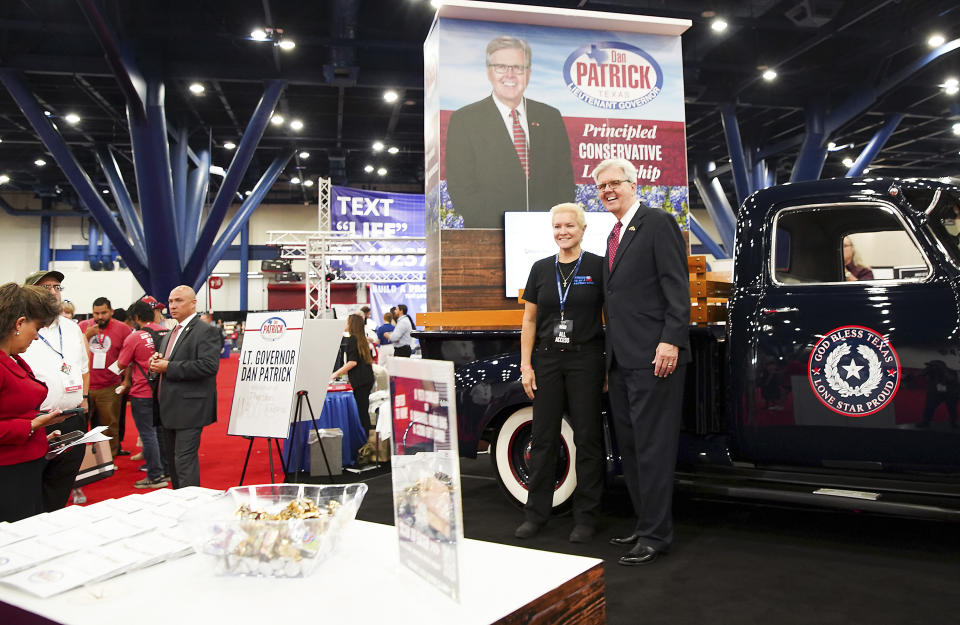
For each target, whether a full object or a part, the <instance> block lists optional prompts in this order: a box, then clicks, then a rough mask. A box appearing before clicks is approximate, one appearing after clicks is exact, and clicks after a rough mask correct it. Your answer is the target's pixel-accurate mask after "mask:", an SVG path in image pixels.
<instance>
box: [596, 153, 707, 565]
mask: <svg viewBox="0 0 960 625" xmlns="http://www.w3.org/2000/svg"><path fill="white" fill-rule="evenodd" d="M593 178H594V180H595V181H596V183H597V189H598V190H599V192H600V201H601V202H602V203H603V206H604V207H605V208H606V209H607V210H608V211H610V212H611V213H613V215H614V216H615V217H616V218H617V220H618V221H617V223H616V225H615V226H614V228H613V232H611V233H610V238H609V239H608V240H607V254H606V256H605V257H604V261H605V262H604V265H603V268H604V272H603V274H604V275H603V284H604V287H605V289H606V293H605V298H606V321H607V327H606V350H607V374H608V376H609V390H610V407H611V409H612V411H613V422H614V428H615V430H616V434H617V444H618V446H619V448H620V454H621V457H622V459H623V473H624V479H625V481H626V483H627V489H628V490H629V492H630V499H631V501H632V503H633V508H634V512H635V513H636V515H637V523H636V525H635V526H634V531H633V533H632V534H630V535H629V536H625V537H619V538H613V539H611V540H610V542H611V543H612V544H617V545H633V547H632V548H631V549H630V551H629V552H628V553H627V554H626V555H624V556H621V557H620V559H619V563H620V564H623V565H627V566H634V565H639V564H647V563H650V562H653V561H654V560H656V559H657V557H658V555H659V554H662V553H666V552H667V551H668V550H669V549H670V544H671V542H672V541H673V516H672V511H671V508H672V506H673V472H674V466H675V465H676V461H677V444H678V440H679V436H680V417H681V407H682V404H683V383H684V376H685V374H686V368H687V367H686V365H687V363H688V362H689V361H690V343H689V325H690V286H689V277H688V269H687V246H686V243H685V241H684V239H683V235H682V234H681V233H680V229H679V228H678V227H677V223H676V221H674V218H673V216H672V215H670V214H669V213H667V212H665V211H663V210H660V209H657V208H650V207H649V206H646V205H644V204H643V203H641V202H640V201H639V200H638V199H637V170H636V168H635V167H634V166H633V164H632V163H630V162H629V161H627V160H624V159H611V160H607V161H604V162H602V163H600V164H599V165H598V166H597V168H596V169H595V170H594V171H593Z"/></svg>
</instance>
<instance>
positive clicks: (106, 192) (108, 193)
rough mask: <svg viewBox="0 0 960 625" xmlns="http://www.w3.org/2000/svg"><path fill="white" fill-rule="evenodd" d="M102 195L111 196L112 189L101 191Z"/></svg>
mask: <svg viewBox="0 0 960 625" xmlns="http://www.w3.org/2000/svg"><path fill="white" fill-rule="evenodd" d="M100 193H102V194H104V195H110V189H104V190H103V191H101V192H100Z"/></svg>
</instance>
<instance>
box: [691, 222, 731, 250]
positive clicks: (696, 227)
mask: <svg viewBox="0 0 960 625" xmlns="http://www.w3.org/2000/svg"><path fill="white" fill-rule="evenodd" d="M690 232H692V233H693V236H695V237H697V238H698V239H699V240H700V243H701V244H702V245H703V246H704V247H705V248H707V251H708V252H710V253H711V254H713V257H714V258H729V257H730V255H729V254H727V253H726V252H725V251H724V250H723V249H722V248H721V247H720V246H719V245H717V243H716V241H714V240H713V237H711V236H710V235H709V234H708V233H707V231H706V230H704V229H703V226H701V225H700V222H699V221H697V218H696V217H694V216H693V215H692V214H691V215H690Z"/></svg>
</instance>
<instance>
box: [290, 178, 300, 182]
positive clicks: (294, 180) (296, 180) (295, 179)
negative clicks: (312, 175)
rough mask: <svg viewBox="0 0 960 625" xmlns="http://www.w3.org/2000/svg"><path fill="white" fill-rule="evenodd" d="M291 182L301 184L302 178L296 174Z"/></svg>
mask: <svg viewBox="0 0 960 625" xmlns="http://www.w3.org/2000/svg"><path fill="white" fill-rule="evenodd" d="M290 184H300V178H298V177H297V176H294V177H293V178H291V179H290Z"/></svg>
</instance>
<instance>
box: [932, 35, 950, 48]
mask: <svg viewBox="0 0 960 625" xmlns="http://www.w3.org/2000/svg"><path fill="white" fill-rule="evenodd" d="M946 42H947V38H946V37H944V36H943V35H941V34H940V33H934V34H932V35H930V38H929V39H927V45H928V46H930V47H931V48H939V47H940V46H942V45H943V44H944V43H946Z"/></svg>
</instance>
